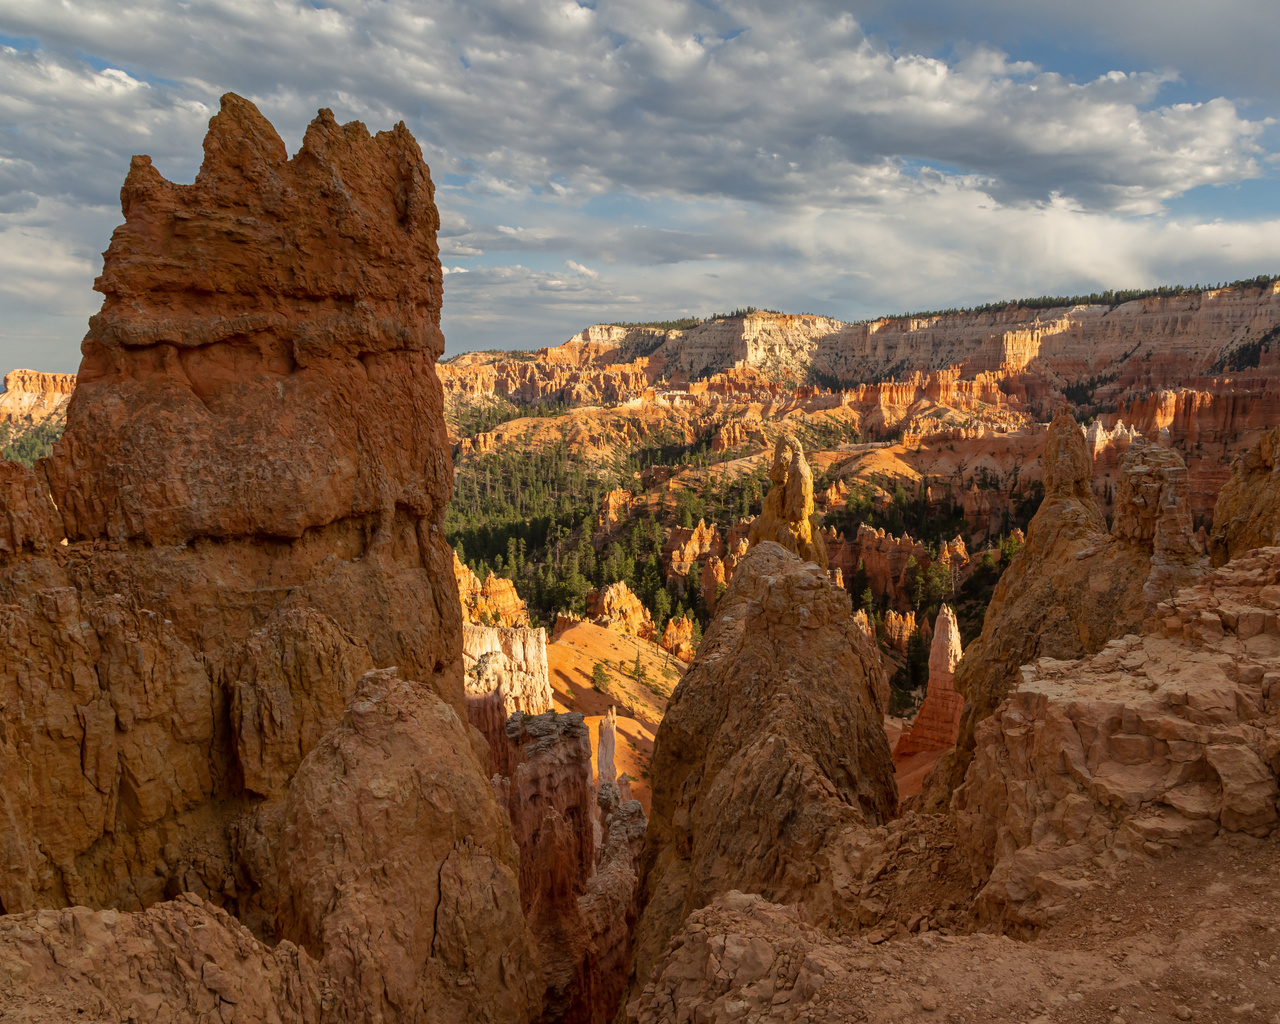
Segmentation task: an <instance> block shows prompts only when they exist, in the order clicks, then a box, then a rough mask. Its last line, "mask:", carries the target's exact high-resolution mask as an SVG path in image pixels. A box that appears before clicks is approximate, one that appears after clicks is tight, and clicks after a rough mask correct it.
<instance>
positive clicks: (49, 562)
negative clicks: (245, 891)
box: [0, 95, 465, 911]
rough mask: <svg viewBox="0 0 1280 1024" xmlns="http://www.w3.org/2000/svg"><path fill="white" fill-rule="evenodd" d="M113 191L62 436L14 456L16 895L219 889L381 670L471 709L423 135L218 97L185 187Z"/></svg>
mask: <svg viewBox="0 0 1280 1024" xmlns="http://www.w3.org/2000/svg"><path fill="white" fill-rule="evenodd" d="M121 200H122V207H123V210H124V213H125V223H124V224H123V225H122V226H121V227H119V228H118V229H117V230H116V232H115V234H114V235H113V237H112V241H111V245H110V248H109V249H108V250H107V253H106V255H105V261H104V269H103V274H102V276H101V277H100V278H99V279H98V282H97V285H96V287H97V288H98V289H99V290H100V291H101V292H103V294H104V295H105V300H104V302H103V307H102V311H101V312H100V313H98V314H97V315H95V316H94V317H93V318H92V319H91V321H90V327H89V332H88V334H87V335H86V337H85V340H84V343H83V351H84V360H83V363H82V365H81V369H80V373H79V375H78V378H77V384H76V388H75V391H74V393H73V395H72V398H71V402H70V405H69V406H68V411H67V428H66V433H65V435H64V437H63V439H62V441H61V442H60V443H59V444H58V445H57V447H56V449H55V452H54V455H53V456H52V457H51V458H49V459H47V460H44V461H43V462H41V463H40V464H39V466H38V468H37V469H36V470H35V471H34V472H28V471H18V470H17V469H15V468H10V467H6V471H5V475H4V484H3V491H4V503H5V507H4V509H3V511H2V513H0V522H5V523H7V524H8V526H7V528H6V529H5V531H4V532H5V533H7V535H8V537H7V540H8V542H9V543H8V544H7V549H8V550H7V553H5V554H4V555H3V556H2V557H3V559H4V561H3V563H2V564H0V604H2V606H3V608H4V611H3V612H2V613H0V614H3V615H4V616H5V617H6V622H7V625H6V628H5V629H4V630H3V631H2V635H0V694H3V696H2V697H0V704H2V705H3V710H2V711H0V716H2V721H3V730H4V736H5V739H4V741H3V747H2V748H0V749H2V752H0V763H2V764H3V765H4V767H3V768H0V773H3V774H4V775H5V776H6V777H7V778H8V779H9V780H10V782H11V785H9V786H7V787H6V792H5V795H4V797H3V799H4V801H5V804H6V812H7V814H8V815H9V816H10V820H12V821H13V822H15V823H16V825H15V827H14V828H13V829H11V830H9V840H10V844H11V846H12V847H13V851H12V856H11V857H10V858H9V859H8V860H7V865H8V869H7V870H6V872H5V873H4V879H3V880H0V903H3V905H4V906H5V907H6V909H8V910H10V911H15V910H22V909H25V908H30V907H36V906H60V905H65V904H67V903H84V904H88V905H96V906H102V905H116V906H121V907H134V908H137V907H141V906H145V905H147V904H150V903H153V902H155V901H156V900H158V899H160V898H163V896H164V894H165V892H166V890H168V889H171V888H172V887H173V886H178V887H179V891H180V888H182V887H186V878H187V876H188V875H189V874H190V873H191V872H192V870H193V869H196V874H197V875H199V876H201V878H202V879H203V881H202V882H201V884H202V886H203V887H204V888H206V889H207V890H208V892H209V896H210V898H212V899H213V900H214V901H215V902H218V901H222V900H224V899H226V898H227V897H226V895H225V894H226V892H228V891H234V878H233V872H232V870H231V867H230V861H231V852H230V850H229V848H228V847H227V845H226V824H227V822H228V820H229V819H230V818H234V816H235V815H236V814H237V813H240V812H241V811H242V810H245V809H247V808H248V804H247V801H250V800H252V799H253V798H255V797H257V796H261V795H263V790H267V791H270V792H271V793H278V792H279V790H280V786H281V782H282V780H283V779H284V778H287V776H288V774H289V773H290V772H291V771H292V769H293V767H295V766H296V764H297V762H298V761H299V760H300V759H301V757H303V756H304V755H305V754H306V753H307V750H308V749H309V748H310V745H311V744H313V743H314V742H315V741H316V739H318V737H319V736H320V735H322V734H323V733H324V732H325V731H326V730H327V729H329V728H331V727H332V726H333V725H335V724H336V719H337V716H338V715H339V714H340V713H341V708H342V706H343V703H344V701H345V698H346V697H347V696H349V695H350V692H351V687H352V685H353V683H354V680H355V678H357V677H358V675H359V672H360V671H361V670H362V669H363V668H365V667H367V666H368V665H369V664H373V665H387V664H396V665H399V666H400V667H401V671H402V672H403V673H404V675H405V676H408V677H410V678H414V679H418V680H421V681H422V683H423V684H424V685H428V686H430V687H432V688H433V689H434V690H435V691H436V692H437V693H438V694H440V696H441V697H442V699H444V700H445V701H447V702H448V703H449V704H450V705H451V706H452V707H453V708H454V709H455V710H456V711H457V712H458V713H460V714H465V704H464V699H463V688H462V659H461V637H460V630H461V621H460V618H461V617H460V614H459V610H458V603H457V598H456V590H455V584H454V581H453V578H452V574H451V573H450V572H449V565H450V560H451V559H450V553H449V551H448V549H447V547H446V545H445V544H444V541H443V533H442V525H443V514H444V507H445V504H446V503H447V501H448V500H449V496H450V489H451V475H450V468H449V461H448V455H447V450H448V449H447V444H446V443H445V430H444V422H443V416H442V397H441V393H440V389H439V386H438V384H437V382H436V379H435V376H434V371H433V369H432V367H433V364H434V361H435V358H436V357H437V356H438V355H439V353H440V351H441V350H442V347H443V339H442V337H441V335H440V332H439V328H438V318H439V304H440V281H441V275H440V270H439V261H438V258H437V255H436V244H435V230H436V226H437V215H436V212H435V207H434V204H433V201H432V185H431V180H430V177H429V174H428V171H427V168H426V165H425V164H424V163H423V162H422V158H421V155H420V153H419V150H418V147H417V144H416V143H415V142H414V141H413V139H412V137H411V136H410V135H409V134H408V132H407V131H405V130H404V128H403V127H399V128H397V129H395V130H393V131H390V132H383V133H380V134H379V135H377V136H373V137H371V136H370V135H369V134H368V132H367V131H366V130H365V129H364V127H363V126H361V125H359V124H351V125H347V126H345V127H344V126H340V125H338V124H337V123H336V122H335V121H334V120H333V117H332V115H330V114H329V113H328V112H327V111H322V112H321V114H320V116H319V117H317V119H316V120H315V121H314V122H313V123H312V124H311V126H310V127H309V128H308V130H307V133H306V137H305V139H304V142H303V146H302V149H301V150H300V152H299V154H298V155H297V156H296V157H294V158H293V159H292V160H290V159H288V157H287V154H286V153H285V150H284V146H283V144H282V143H281V141H280V139H279V137H278V136H277V135H276V133H275V132H274V130H273V129H272V128H271V126H270V125H269V124H268V123H267V122H266V121H265V120H264V119H263V118H262V116H261V115H260V114H259V113H258V111H257V110H256V109H255V108H254V107H253V105H252V104H250V103H248V102H247V101H245V100H242V99H240V98H239V97H235V96H231V95H228V96H227V97H226V98H225V99H224V101H223V104H222V110H221V112H220V113H219V114H218V115H217V116H216V117H215V118H213V120H212V121H211V122H210V129H209V134H208V137H207V138H206V140H205V160H204V163H203V165H202V167H201V170H200V173H199V175H198V176H197V178H196V181H195V183H194V184H191V185H175V184H172V183H170V182H168V181H166V180H164V179H163V178H162V177H161V176H160V175H159V173H158V172H157V171H156V170H155V169H154V168H153V167H152V165H151V162H150V160H149V159H148V158H146V157H138V158H135V159H134V161H133V164H132V167H131V169H130V171H129V176H128V178H127V179H126V181H125V185H124V188H123V189H122V192H121ZM193 282H198V287H193ZM15 499H17V500H15ZM64 538H65V540H66V543H65V544H62V543H60V542H61V541H62V540H63V539H64ZM264 631H265V632H264ZM347 648H350V650H349V651H348V650H347ZM269 651H278V652H280V657H281V659H282V660H281V662H280V665H279V666H278V667H274V668H273V667H271V666H270V665H269V664H268V661H269V660H270V659H269V657H268V652H269ZM344 652H345V653H344ZM274 656H275V655H270V657H274ZM264 658H265V659H267V660H264ZM255 664H256V665H257V666H258V667H257V668H255V667H254V665H255ZM323 666H329V667H333V668H335V673H333V674H326V673H327V672H328V669H327V668H323V670H322V667H323ZM282 701H283V704H281V702H282ZM286 705H287V706H286ZM30 764H39V765H41V771H40V772H29V771H27V770H26V769H25V768H24V767H23V766H24V765H30ZM72 808H74V813H72ZM197 860H198V861H199V863H197Z"/></svg>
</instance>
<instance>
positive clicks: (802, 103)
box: [0, 0, 1280, 343]
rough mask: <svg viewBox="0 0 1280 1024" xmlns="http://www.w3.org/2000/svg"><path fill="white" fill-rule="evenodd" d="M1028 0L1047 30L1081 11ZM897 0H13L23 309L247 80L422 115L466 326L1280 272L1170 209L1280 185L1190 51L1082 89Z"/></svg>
mask: <svg viewBox="0 0 1280 1024" xmlns="http://www.w3.org/2000/svg"><path fill="white" fill-rule="evenodd" d="M1085 2H1087V3H1092V4H1095V5H1096V4H1100V3H1101V0H1085ZM1154 2H1155V0H1141V3H1142V4H1146V5H1147V6H1150V5H1151V4H1154ZM1228 2H1230V3H1234V4H1246V5H1247V4H1248V3H1251V2H1253V0H1228ZM905 6H906V7H907V8H911V9H913V10H916V11H918V12H919V13H921V14H922V15H924V14H936V15H937V18H938V19H941V20H945V18H946V17H954V13H952V14H951V15H948V14H946V13H945V12H943V11H942V8H941V7H937V5H936V4H934V5H933V6H931V5H930V3H929V2H926V0H905ZM1012 6H1013V5H1011V3H1010V0H978V7H979V8H980V9H982V10H984V11H986V12H987V13H988V14H989V15H990V18H991V20H992V22H996V21H998V20H999V19H1000V18H1002V17H1004V16H1005V15H1008V16H1009V17H1010V18H1014V20H1016V18H1015V16H1014V14H1012V13H1010V12H1011V10H1012ZM1031 6H1034V7H1036V8H1037V9H1041V8H1043V11H1042V14H1043V18H1044V19H1045V23H1046V24H1048V23H1053V22H1054V20H1055V19H1058V18H1063V17H1065V16H1066V15H1065V14H1063V13H1062V12H1064V11H1066V10H1067V8H1066V7H1065V6H1063V5H1058V8H1060V10H1054V11H1051V10H1050V9H1049V5H1048V4H1047V2H1042V0H1032V4H1031ZM935 7H937V9H936V10H935V9H934V8H935ZM1173 7H1174V8H1176V12H1175V17H1180V16H1181V12H1183V11H1184V9H1189V7H1188V5H1187V3H1185V2H1184V0H1175V2H1174V3H1173ZM894 9H898V5H896V4H893V5H891V4H888V3H887V2H884V0H862V2H859V3H856V4H853V5H852V6H850V5H849V4H843V3H837V2H835V0H806V2H804V3H801V4H795V5H777V4H772V3H766V2H764V0H721V2H714V0H697V2H695V0H659V2H655V3H650V4H644V5H639V4H635V3H633V2H632V3H627V2H620V0H598V2H597V3H595V4H594V5H592V6H588V5H585V4H581V3H575V2H572V0H429V2H410V0H331V2H328V3H324V4H318V3H311V2H302V0H272V2H270V3H261V2H257V0H185V2H182V3H174V2H172V0H116V2H113V3H112V4H109V5H108V4H102V3H101V2H100V0H0V32H3V33H4V34H5V36H6V37H7V38H8V39H10V40H11V41H15V45H14V46H10V47H0V86H2V88H0V124H3V126H4V127H5V128H6V131H5V132H3V133H0V232H3V234H4V237H5V239H6V241H7V242H8V243H9V244H10V245H11V246H12V248H11V250H10V252H11V254H14V253H16V254H19V255H11V256H10V259H11V260H13V261H15V262H16V263H21V265H22V266H23V267H24V268H26V269H25V270H22V271H20V272H19V273H18V276H17V277H15V278H14V279H13V280H12V281H11V282H10V284H9V285H8V286H4V287H0V304H3V303H17V302H21V303H25V304H26V305H24V306H23V307H22V308H24V309H25V308H27V307H28V306H31V305H34V306H37V307H39V306H41V304H42V303H45V304H49V303H55V304H57V305H58V307H59V309H61V310H66V309H70V308H79V307H80V306H87V305H91V304H92V303H91V301H90V300H91V298H92V297H91V296H89V295H88V293H87V287H88V283H89V282H90V281H91V279H92V276H93V273H95V272H96V270H97V266H96V258H95V257H94V255H93V253H94V252H95V251H97V250H100V249H101V248H103V247H104V246H105V243H106V239H107V234H108V233H109V231H103V226H104V223H106V224H109V222H110V220H111V218H112V212H111V211H112V208H113V206H114V203H115V194H116V190H117V189H118V187H119V183H120V181H121V180H122V178H123V176H124V173H125V170H126V169H127V166H128V158H129V156H130V155H131V154H132V153H134V152H147V153H150V154H151V155H152V156H153V157H154V158H155V160H156V163H157V166H158V167H159V168H160V169H161V170H162V172H163V173H165V174H167V175H168V176H170V177H172V178H176V179H177V180H190V178H191V176H192V175H194V173H195V170H196V168H197V167H198V164H199V159H200V145H199V143H200V138H201V136H202V134H203V131H204V125H205V123H206V121H207V120H208V117H209V116H210V114H211V113H212V112H213V110H215V109H216V104H217V96H218V94H219V93H221V92H222V91H224V90H234V91H237V92H240V93H242V94H244V95H247V96H249V97H250V98H252V99H254V100H255V102H257V103H258V104H259V106H260V107H261V108H262V110H263V112H264V113H265V114H266V115H267V116H268V117H270V118H271V119H272V120H273V122H275V123H276V124H277V125H278V126H279V127H280V129H281V131H282V134H283V135H284V137H285V139H286V142H288V143H289V144H290V145H291V147H292V146H296V144H297V142H298V140H300V138H301V134H302V131H303V129H304V127H305V125H306V123H307V121H309V120H310V118H311V117H312V116H314V113H315V109H316V108H317V107H319V106H328V107H331V108H333V109H334V112H335V114H336V115H337V116H338V117H339V119H340V120H348V119H353V118H358V119H361V120H364V121H365V122H366V123H368V124H369V126H370V127H371V128H374V129H376V128H380V127H386V126H389V125H390V124H393V123H395V122H396V121H398V120H400V119H402V118H403V119H405V120H406V121H407V122H408V123H409V126H410V128H411V129H412V130H413V131H414V133H415V134H416V135H417V137H418V138H419V140H420V141H421V143H422V145H423V149H424V153H425V155H426V156H427V158H428V161H429V163H430V164H431V167H432V170H433V173H434V175H435V177H436V180H437V184H438V193H437V200H438V203H439V205H440V208H441V214H442V228H441V232H440V246H441V254H442V256H443V257H444V258H445V259H447V260H449V261H450V263H451V264H453V265H451V266H450V267H449V285H448V287H447V289H446V296H447V299H446V301H447V303H448V305H447V307H446V327H447V328H449V329H450V330H451V331H452V334H451V339H452V338H454V337H460V338H461V339H462V340H463V341H464V343H467V342H469V341H471V340H477V341H480V340H485V341H486V343H491V342H492V340H493V339H492V337H490V335H491V334H494V333H495V332H496V334H501V333H502V332H506V331H510V330H512V329H513V325H518V324H519V323H520V322H523V323H525V324H526V325H528V326H526V328H525V330H524V333H525V334H528V333H529V332H530V331H533V332H534V333H539V332H541V333H546V332H554V333H555V334H556V335H559V336H563V335H565V334H567V333H570V332H571V331H572V330H574V329H577V328H578V327H580V326H582V323H583V322H585V321H587V320H590V319H594V318H596V317H599V316H602V315H612V316H620V317H625V318H629V319H639V318H644V317H646V316H648V315H658V314H667V313H675V312H686V311H692V312H706V311H708V310H710V309H711V308H712V307H717V306H723V305H726V304H734V303H738V304H746V303H753V304H756V305H774V306H786V307H788V308H803V307H804V306H805V305H806V304H807V305H819V304H821V305H822V307H823V310H824V311H828V312H832V313H834V314H837V315H846V316H848V315H854V314H856V313H858V312H860V311H864V310H867V309H869V308H874V306H875V305H876V304H880V305H881V307H882V308H902V307H904V306H906V305H911V304H926V305H937V304H946V303H947V302H950V301H952V299H953V298H969V299H977V298H991V297H996V296H998V295H1000V294H1010V293H1017V292H1021V291H1027V290H1031V291H1040V290H1044V289H1045V288H1046V287H1051V288H1055V290H1057V289H1059V288H1061V289H1065V288H1067V287H1068V285H1070V284H1073V283H1079V284H1080V285H1081V286H1084V285H1086V284H1087V285H1089V286H1094V285H1099V284H1100V285H1115V286H1126V285H1132V284H1137V283H1143V282H1146V281H1150V280H1152V275H1156V277H1155V280H1160V279H1164V280H1173V279H1177V278H1178V277H1180V276H1182V275H1180V274H1179V273H1178V269H1179V268H1180V267H1182V266H1187V267H1190V268H1192V269H1194V268H1196V267H1204V266H1213V267H1215V268H1216V267H1223V268H1225V267H1227V266H1231V267H1235V266H1237V265H1239V266H1241V268H1242V272H1245V271H1250V270H1252V272H1253V273H1256V272H1258V270H1267V269H1273V268H1272V267H1271V266H1270V265H1265V266H1260V267H1254V268H1250V267H1249V266H1246V265H1245V264H1247V262H1248V260H1251V259H1252V260H1260V261H1263V262H1264V263H1265V261H1266V260H1268V259H1270V260H1276V258H1277V256H1278V255H1280V253H1278V252H1277V249H1276V247H1275V246H1274V245H1273V244H1270V243H1268V242H1267V241H1266V240H1265V236H1264V235H1263V234H1262V233H1261V232H1262V228H1261V226H1259V225H1246V226H1243V227H1240V228H1239V229H1238V230H1236V229H1230V228H1227V227H1222V226H1219V227H1218V228H1205V226H1204V225H1197V224H1195V223H1192V222H1182V221H1177V222H1175V221H1174V220H1172V219H1171V218H1170V216H1169V215H1168V214H1167V213H1166V212H1165V211H1166V204H1167V203H1169V202H1170V201H1171V200H1173V199H1176V198H1177V197H1179V196H1183V195H1185V194H1186V193H1187V192H1189V191H1190V190H1193V189H1196V188H1199V187H1203V186H1209V185H1229V184H1232V183H1237V182H1241V181H1245V180H1248V179H1251V178H1256V177H1259V176H1261V175H1264V174H1268V173H1274V172H1273V171H1271V167H1272V165H1273V163H1274V154H1272V153H1270V152H1268V150H1267V146H1266V138H1267V130H1268V122H1267V121H1266V119H1265V118H1263V117H1261V116H1253V115H1246V114H1244V113H1242V108H1241V107H1240V106H1238V104H1237V102H1236V101H1235V100H1234V99H1233V98H1231V97H1230V96H1222V95H1216V94H1210V93H1206V94H1202V95H1199V96H1197V97H1193V98H1192V99H1194V101H1189V100H1188V96H1187V95H1186V94H1185V90H1183V92H1182V93H1180V94H1179V96H1178V99H1179V101H1178V102H1168V101H1165V100H1164V99H1163V97H1164V96H1165V95H1166V94H1167V93H1168V91H1169V89H1170V87H1171V83H1174V79H1175V78H1176V74H1177V68H1176V67H1174V66H1173V65H1168V66H1166V65H1165V64H1163V63H1161V64H1158V65H1156V66H1143V64H1142V63H1141V62H1140V63H1138V64H1137V65H1136V66H1135V65H1129V66H1128V67H1127V68H1123V69H1121V70H1114V71H1111V70H1109V71H1107V72H1106V73H1091V74H1090V75H1088V76H1085V77H1083V78H1081V79H1080V80H1076V79H1075V78H1073V77H1071V76H1069V75H1067V74H1065V73H1063V69H1062V68H1055V67H1052V66H1042V64H1040V63H1037V62H1035V61H1033V60H1028V59H1025V58H1024V57H1023V56H1021V55H1019V54H1018V53H1017V52H1006V50H1005V49H1002V48H1001V46H1000V45H996V44H995V43H992V42H990V41H984V40H973V41H971V43H972V44H971V45H966V46H964V47H958V48H956V49H955V50H954V52H952V53H950V54H949V55H947V56H946V57H945V59H944V58H942V57H939V56H937V55H936V52H937V51H931V50H928V49H921V50H913V49H912V48H911V47H903V46H901V45H897V46H893V47H891V46H890V45H889V44H888V43H887V42H886V36H885V35H883V34H877V33H876V32H871V33H868V32H867V31H865V30H864V27H863V26H864V24H865V23H866V22H867V19H868V18H870V17H873V16H874V17H880V16H887V15H886V12H888V11H891V10H894ZM1153 9H1154V8H1153ZM1112 13H1116V12H1112ZM1117 16H1118V14H1117ZM1127 17H1128V16H1127V15H1125V16H1124V18H1121V21H1123V22H1124V24H1126V25H1127V24H1128V21H1126V20H1125V18H1127ZM1154 20H1155V22H1159V21H1160V19H1159V18H1155V19H1154ZM1156 31H1157V34H1159V33H1160V32H1162V31H1164V30H1163V29H1162V28H1159V27H1158V26H1157V29H1156ZM1209 31H1210V34H1212V32H1213V31H1214V29H1212V28H1211V29H1210V30H1209ZM1259 34H1260V35H1265V34H1266V33H1265V31H1264V32H1260V33H1259ZM1009 38H1010V40H1011V42H1016V40H1014V39H1012V37H1009ZM23 39H31V40H34V41H35V43H34V44H33V45H26V44H22V43H21V42H20V40H23ZM1011 48H1012V46H1011ZM1153 52H1154V51H1153ZM1168 52H1170V53H1173V51H1172V50H1169V51H1168ZM1174 84H1176V83H1174ZM117 216H118V215H117ZM1148 221H1150V223H1148ZM1202 228H1203V229H1204V230H1202ZM91 237H92V238H94V239H96V240H95V241H94V242H92V243H90V242H89V239H90V238H91ZM1273 237H1274V236H1273ZM1147 244H1158V245H1163V246H1166V247H1167V246H1178V247H1179V248H1177V249H1176V250H1175V249H1169V248H1166V249H1164V250H1163V251H1160V252H1148V251H1146V250H1144V249H1143V246H1145V245H1147ZM458 261H462V262H461V263H459V262H458ZM1179 261H1181V262H1179ZM1111 275H1114V276H1111ZM1169 275H1172V276H1169ZM1191 276H1193V277H1195V276H1199V275H1198V274H1194V273H1193V274H1192V275H1191ZM1222 276H1226V275H1225V273H1224V274H1223V275H1222ZM1183 279H1185V277H1184V278H1183ZM73 282H79V283H78V284H77V283H73ZM1033 282H1034V283H1033ZM1028 284H1029V285H1030V287H1029V288H1028V287H1027V285H1028ZM6 287H7V288H8V291H6V290H5V288H6ZM67 292H70V293H73V294H74V295H75V296H76V297H75V298H70V297H68V296H67V295H66V294H64V293H67ZM81 296H84V297H83V298H82V297H81ZM642 307H647V308H642ZM15 308H16V307H15ZM47 311H51V308H50V309H49V310H47ZM611 311H616V312H611ZM575 318H576V319H575ZM534 321H536V324H534V323H533V322H534ZM449 325H452V327H451V328H450V327H449ZM486 332H489V333H486ZM482 336H483V337H482ZM548 340H550V339H548Z"/></svg>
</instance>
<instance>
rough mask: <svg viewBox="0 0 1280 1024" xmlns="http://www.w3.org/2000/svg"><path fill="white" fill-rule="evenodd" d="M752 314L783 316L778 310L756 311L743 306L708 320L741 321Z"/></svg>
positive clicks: (712, 316)
mask: <svg viewBox="0 0 1280 1024" xmlns="http://www.w3.org/2000/svg"><path fill="white" fill-rule="evenodd" d="M752 313H772V314H774V315H775V316H784V315H785V314H784V313H783V312H782V310H780V309H757V308H756V307H755V306H743V307H741V308H740V309H735V310H734V311H733V312H732V313H712V314H711V315H710V316H709V317H707V319H708V320H741V319H742V318H743V317H744V316H750V315H751V314H752Z"/></svg>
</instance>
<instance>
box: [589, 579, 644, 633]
mask: <svg viewBox="0 0 1280 1024" xmlns="http://www.w3.org/2000/svg"><path fill="white" fill-rule="evenodd" d="M587 618H589V619H592V620H594V621H595V623H596V625H598V626H604V627H605V628H606V629H613V630H617V631H618V632H619V633H630V634H631V635H632V636H637V637H639V638H640V639H641V640H652V639H653V638H654V636H655V634H656V631H655V630H654V628H653V617H652V616H651V615H650V614H649V609H648V608H646V607H645V606H644V605H643V604H642V603H641V602H640V598H638V597H636V595H635V594H633V593H632V592H631V588H630V587H628V586H627V585H626V584H625V583H622V582H618V583H611V584H609V586H607V587H605V588H604V589H603V590H593V591H591V592H590V593H589V594H587Z"/></svg>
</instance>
